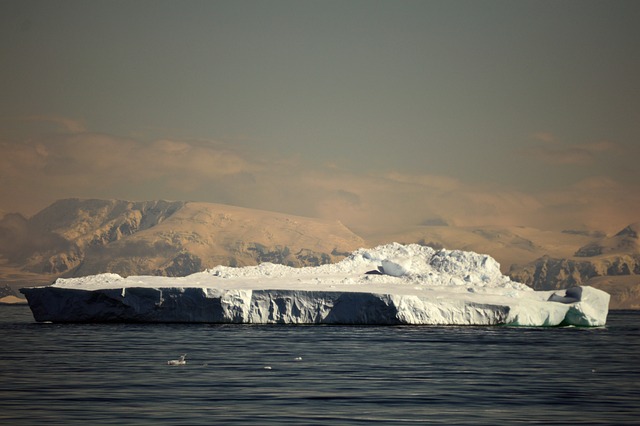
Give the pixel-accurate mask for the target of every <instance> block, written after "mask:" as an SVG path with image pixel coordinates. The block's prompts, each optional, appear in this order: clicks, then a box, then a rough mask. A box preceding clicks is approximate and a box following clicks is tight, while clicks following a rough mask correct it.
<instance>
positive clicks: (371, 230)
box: [0, 131, 640, 236]
mask: <svg viewBox="0 0 640 426" xmlns="http://www.w3.org/2000/svg"><path fill="white" fill-rule="evenodd" d="M546 145H549V146H546ZM546 145H545V146H544V147H537V148H538V149H540V152H546V153H549V152H550V150H556V154H557V151H561V152H563V153H564V154H566V158H565V160H563V161H568V158H570V157H571V155H569V154H572V153H573V150H577V151H580V150H581V151H582V152H583V154H582V155H596V154H599V153H607V152H615V151H616V150H617V149H618V147H617V146H616V145H615V144H613V143H610V142H597V143H591V144H584V145H580V146H574V147H569V148H566V147H565V148H561V147H559V146H558V145H557V143H555V142H553V143H547V144H546ZM244 146H245V145H242V144H240V145H238V144H236V143H235V142H234V141H226V142H222V141H216V140H202V139H168V138H165V139H158V140H153V141H143V140H138V139H134V138H125V137H118V136H113V135H107V134H98V133H91V132H87V131H84V132H80V133H78V132H63V133H60V132H54V133H49V134H41V135H39V136H34V137H30V138H25V139H23V140H13V141H8V140H6V138H5V139H4V140H0V209H2V210H4V211H20V212H23V213H27V214H32V213H35V212H36V211H37V210H39V209H41V208H43V207H45V206H46V205H48V204H49V203H51V202H53V201H54V200H56V199H59V198H66V197H84V198H120V199H130V200H149V199H174V200H194V201H205V202H219V203H226V204H233V205H238V206H243V207H249V208H257V209H263V210H271V211H280V212H285V213H290V214H298V215H303V216H311V217H319V218H323V219H327V220H340V221H342V222H343V223H344V224H345V225H347V226H349V227H350V228H352V229H353V230H354V231H356V232H358V233H360V234H362V235H363V236H367V235H372V234H384V233H386V232H396V231H401V230H404V229H408V228H411V227H414V226H417V225H419V224H421V223H424V222H425V220H428V219H432V218H439V219H441V220H443V221H446V222H447V223H448V224H450V225H452V226H486V225H500V226H519V225H524V226H535V227H539V228H541V229H558V230H560V229H575V228H577V227H584V226H586V227H591V228H593V229H600V230H605V231H610V230H615V228H621V227H623V226H625V225H626V224H628V223H631V222H634V221H637V220H638V218H635V219H634V218H633V215H634V214H636V213H635V212H637V211H640V191H639V190H638V188H635V187H633V186H632V185H630V184H623V183H620V182H617V181H616V180H614V179H612V178H611V177H608V176H592V177H589V178H587V179H584V180H582V181H580V182H578V183H575V184H572V185H568V186H561V185H558V186H557V187H555V188H553V189H552V190H547V191H543V192H538V193H530V192H525V191H522V190H517V189H515V188H513V187H509V186H506V185H495V184H488V183H483V182H466V181H463V180H460V179H457V178H455V177H452V176H445V175H435V174H430V173H413V174H411V173H407V172H404V171H401V170H391V171H380V172H376V171H369V172H356V171H354V170H350V169H346V168H340V167H339V166H338V165H336V164H335V163H327V164H325V165H315V166H314V165H311V163H310V162H308V161H305V159H304V158H301V157H300V156H296V155H294V156H290V157H277V158H274V157H272V158H269V157H265V156H264V155H262V156H259V155H257V154H255V153H253V152H252V151H249V150H246V149H244V148H241V147H244ZM584 153H586V154H584ZM578 158H579V156H578ZM582 161H586V160H582Z"/></svg>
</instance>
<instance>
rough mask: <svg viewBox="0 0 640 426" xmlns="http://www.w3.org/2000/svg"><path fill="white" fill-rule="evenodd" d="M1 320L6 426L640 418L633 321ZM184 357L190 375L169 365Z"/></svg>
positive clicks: (10, 316) (638, 325) (8, 310)
mask: <svg viewBox="0 0 640 426" xmlns="http://www.w3.org/2000/svg"><path fill="white" fill-rule="evenodd" d="M0 315H1V317H0V327H1V328H0V338H1V342H2V346H3V348H2V354H3V355H2V358H3V359H2V362H1V363H0V380H1V382H0V423H2V424H13V425H21V424H22V425H24V424H33V425H35V424H44V423H46V424H49V425H54V424H58V425H71V424H78V425H79V424H83V425H84V424H105V425H106V424H119V425H122V424H127V425H131V424H159V425H177V424H192V425H195V424H207V425H210V424H249V423H253V424H327V423H335V424H365V423H369V422H379V423H382V424H394V423H397V424H400V423H402V424H405V423H412V422H413V423H417V424H424V423H436V424H437V423H440V424H451V423H458V424H472V423H477V424H496V423H498V422H527V423H545V424H549V423H556V424H567V423H581V422H591V423H609V424H611V423H616V424H623V423H628V424H632V423H635V422H637V419H638V416H639V415H640V408H639V407H638V401H640V385H639V383H640V371H639V370H640V369H639V367H638V364H637V362H636V359H637V354H638V353H639V349H640V333H639V331H640V313H636V312H612V313H611V314H610V320H609V325H608V326H607V327H606V328H599V329H581V328H553V329H533V328H531V329H527V328H507V327H334V326H307V327H305V326H239V325H196V324H193V325H177V324H174V325H170V324H169V325H134V324H116V325H113V324H111V325H110V324H89V325H77V324H76V325H73V324H71V325H56V324H36V323H33V319H32V317H31V315H30V312H29V310H28V308H27V307H0ZM182 353H187V354H188V355H187V361H188V363H187V365H184V366H168V365H167V361H168V360H170V359H176V358H177V357H178V356H179V355H180V354H182ZM298 357H301V358H302V360H296V358H298ZM265 367H271V369H265Z"/></svg>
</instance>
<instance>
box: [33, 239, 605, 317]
mask: <svg viewBox="0 0 640 426" xmlns="http://www.w3.org/2000/svg"><path fill="white" fill-rule="evenodd" d="M21 292H22V293H24V294H25V295H26V297H27V299H28V301H29V305H30V307H31V309H32V311H33V314H34V317H35V319H36V321H53V322H112V321H116V322H122V321H127V322H206V323H259V324H268V323H282V324H389V325H395V324H442V325H500V324H505V325H525V326H555V325H578V326H601V325H604V324H605V323H606V317H607V313H608V303H609V295H608V294H607V293H604V292H602V291H600V290H596V289H593V288H591V287H577V288H574V289H571V290H567V291H558V292H535V291H533V290H531V289H530V288H528V287H527V286H525V285H524V284H520V283H517V282H513V281H511V280H510V279H509V278H508V277H506V276H504V275H502V274H501V272H500V268H499V265H498V263H497V262H496V261H495V260H494V259H492V258H491V257H489V256H486V255H480V254H476V253H472V252H463V251H448V250H438V251H436V250H434V249H432V248H429V247H423V246H418V245H408V246H404V245H400V244H389V245H385V246H380V247H377V248H375V249H371V250H366V249H360V250H357V251H355V252H353V253H352V254H351V255H350V256H349V257H347V258H346V259H344V260H343V261H341V262H339V263H335V264H327V265H322V266H319V267H307V268H291V267H287V266H283V265H275V264H270V263H263V264H261V265H258V266H253V267H244V268H230V267H222V266H219V267H216V268H213V269H210V270H207V271H205V272H201V273H197V274H193V275H190V276H188V277H181V278H167V277H150V276H131V277H128V278H122V277H120V276H119V275H116V274H101V275H96V276H90V277H84V278H73V279H58V280H57V281H56V283H55V284H54V285H52V286H49V287H34V288H24V289H21Z"/></svg>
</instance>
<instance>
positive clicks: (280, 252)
mask: <svg viewBox="0 0 640 426" xmlns="http://www.w3.org/2000/svg"><path fill="white" fill-rule="evenodd" d="M363 245H364V241H363V240H362V239H361V238H360V237H358V236H357V235H355V234H353V233H352V232H351V231H350V230H349V229H347V228H346V227H345V226H343V225H342V224H341V223H339V222H332V221H323V220H318V219H310V218H304V217H298V216H292V215H286V214H281V213H274V212H266V211H259V210H252V209H244V208H240V207H233V206H226V205H221V204H212V203H187V202H168V201H148V202H128V201H119V200H80V199H67V200H60V201H57V202H55V203H53V204H52V205H51V206H49V207H47V208H45V209H44V210H42V211H40V212H39V213H37V214H36V215H34V216H33V217H31V218H29V219H26V218H24V217H22V216H20V215H17V214H8V215H5V216H4V217H3V218H2V219H1V220H0V255H1V257H2V261H1V262H2V263H1V264H0V270H2V272H3V274H2V275H4V276H3V277H2V278H4V281H5V282H6V281H9V282H11V281H16V280H19V278H20V277H22V278H21V281H22V283H21V284H24V283H27V282H29V281H32V280H36V281H43V280H47V281H53V280H54V279H55V278H56V277H59V276H82V275H90V274H96V273H100V272H115V273H118V274H121V275H123V276H127V275H132V274H138V275H140V274H151V275H166V276H183V275H188V274H190V273H193V272H197V271H200V270H203V269H206V268H210V267H214V266H216V265H219V264H222V265H232V266H234V265H238V266H242V265H250V264H257V263H260V262H267V261H268V262H274V263H276V262H277V263H283V264H288V265H291V266H305V265H318V264H322V263H328V262H335V261H337V260H339V259H341V258H342V257H343V256H344V255H345V254H347V253H349V252H351V251H352V250H355V249H356V248H359V247H362V246H363ZM36 276H37V279H36ZM38 283H39V282H38Z"/></svg>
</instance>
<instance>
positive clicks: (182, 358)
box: [167, 354, 187, 365]
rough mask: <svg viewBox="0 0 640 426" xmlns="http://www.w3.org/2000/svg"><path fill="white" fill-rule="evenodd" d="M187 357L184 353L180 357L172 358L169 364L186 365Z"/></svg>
mask: <svg viewBox="0 0 640 426" xmlns="http://www.w3.org/2000/svg"><path fill="white" fill-rule="evenodd" d="M186 357H187V354H182V355H180V359H172V360H170V361H167V365H185V364H186V363H187V361H186V360H185V358H186Z"/></svg>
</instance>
